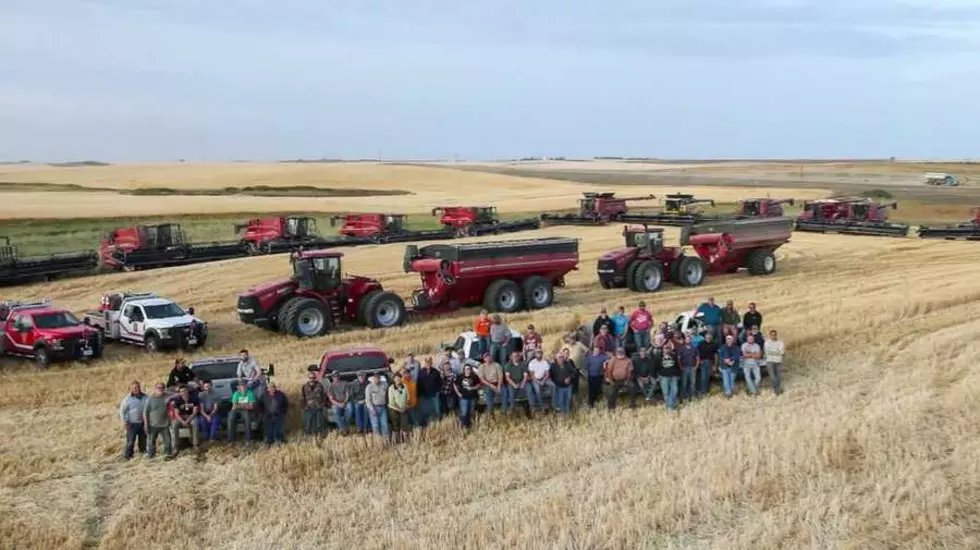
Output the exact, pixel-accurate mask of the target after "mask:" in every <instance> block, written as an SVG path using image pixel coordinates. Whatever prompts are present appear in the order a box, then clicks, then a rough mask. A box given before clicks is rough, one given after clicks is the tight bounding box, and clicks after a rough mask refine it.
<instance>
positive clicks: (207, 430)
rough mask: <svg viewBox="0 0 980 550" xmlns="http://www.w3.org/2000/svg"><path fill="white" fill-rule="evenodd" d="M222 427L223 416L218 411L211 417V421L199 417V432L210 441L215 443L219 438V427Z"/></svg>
mask: <svg viewBox="0 0 980 550" xmlns="http://www.w3.org/2000/svg"><path fill="white" fill-rule="evenodd" d="M220 426H221V414H219V413H218V412H217V411H215V413H214V414H212V415H211V420H210V421H208V419H207V418H204V416H202V415H199V416H198V417H197V431H199V432H201V435H203V436H204V438H205V439H207V440H208V441H214V440H215V438H217V437H218V427H220Z"/></svg>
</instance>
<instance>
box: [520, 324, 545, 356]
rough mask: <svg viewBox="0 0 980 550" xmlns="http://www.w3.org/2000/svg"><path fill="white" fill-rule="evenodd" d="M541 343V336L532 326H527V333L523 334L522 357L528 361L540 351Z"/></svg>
mask: <svg viewBox="0 0 980 550" xmlns="http://www.w3.org/2000/svg"><path fill="white" fill-rule="evenodd" d="M541 342H542V340H541V335H540V334H538V331H537V330H535V329H534V325H528V326H527V332H525V333H524V357H526V358H528V359H530V358H531V356H532V354H533V353H534V352H535V351H536V350H539V349H541Z"/></svg>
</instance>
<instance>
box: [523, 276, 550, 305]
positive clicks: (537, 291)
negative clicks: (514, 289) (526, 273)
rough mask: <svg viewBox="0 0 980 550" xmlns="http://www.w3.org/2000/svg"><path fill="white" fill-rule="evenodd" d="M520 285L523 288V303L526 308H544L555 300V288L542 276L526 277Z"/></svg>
mask: <svg viewBox="0 0 980 550" xmlns="http://www.w3.org/2000/svg"><path fill="white" fill-rule="evenodd" d="M521 286H522V287H523V290H524V305H525V306H527V308H528V309H542V308H546V307H548V306H550V305H551V303H552V302H554V301H555V289H554V287H552V285H551V281H549V280H548V279H545V278H544V277H539V276H538V275H535V276H533V277H528V278H527V279H525V280H524V283H523V284H522V285H521Z"/></svg>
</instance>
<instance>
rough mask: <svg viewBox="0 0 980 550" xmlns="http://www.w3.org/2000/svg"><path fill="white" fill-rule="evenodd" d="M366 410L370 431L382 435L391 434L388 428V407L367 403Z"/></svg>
mask: <svg viewBox="0 0 980 550" xmlns="http://www.w3.org/2000/svg"><path fill="white" fill-rule="evenodd" d="M367 411H368V418H370V420H371V431H372V432H374V433H375V434H377V435H380V436H382V437H388V436H389V435H391V430H390V429H388V407H385V406H384V405H381V406H374V405H368V406H367Z"/></svg>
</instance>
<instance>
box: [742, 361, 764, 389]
mask: <svg viewBox="0 0 980 550" xmlns="http://www.w3.org/2000/svg"><path fill="white" fill-rule="evenodd" d="M742 372H743V373H744V374H745V385H746V386H748V388H749V393H751V394H752V395H755V393H756V392H757V391H759V384H762V373H761V372H760V368H759V364H758V363H755V364H751V363H749V362H748V361H746V362H745V363H743V364H742Z"/></svg>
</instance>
